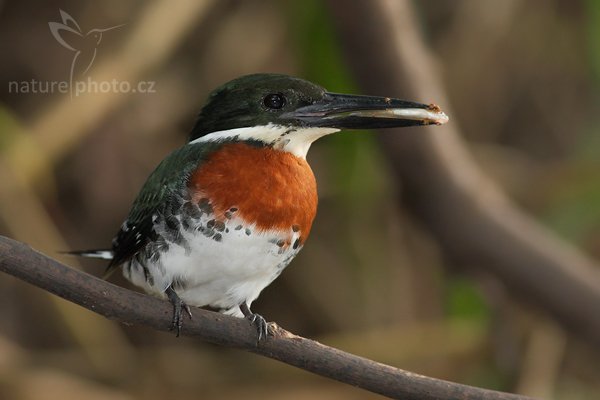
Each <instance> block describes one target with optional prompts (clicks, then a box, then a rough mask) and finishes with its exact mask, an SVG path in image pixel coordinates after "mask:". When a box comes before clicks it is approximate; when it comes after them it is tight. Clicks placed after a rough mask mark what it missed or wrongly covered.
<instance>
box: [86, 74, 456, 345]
mask: <svg viewBox="0 0 600 400" xmlns="http://www.w3.org/2000/svg"><path fill="white" fill-rule="evenodd" d="M447 121H448V117H447V116H446V115H445V114H444V113H443V112H442V111H441V110H440V109H439V107H438V106H436V105H434V104H429V105H427V104H421V103H416V102H412V101H405V100H399V99H395V98H390V97H374V96H359V95H346V94H338V93H330V92H327V91H326V90H325V89H323V88H322V87H320V86H317V85H315V84H313V83H311V82H308V81H306V80H303V79H299V78H295V77H290V76H287V75H279V74H254V75H247V76H242V77H240V78H237V79H234V80H232V81H230V82H228V83H226V84H224V85H223V86H221V87H219V88H217V89H216V90H215V91H213V92H212V93H211V94H210V96H209V98H208V101H207V103H206V105H205V106H204V108H202V110H201V112H200V114H199V116H198V119H197V122H196V124H195V125H194V127H193V129H192V132H191V134H190V137H189V142H188V143H187V144H185V145H184V146H183V147H180V148H179V149H177V150H175V151H173V152H172V153H171V154H169V155H168V156H167V157H166V158H165V159H164V160H163V161H162V162H161V163H160V164H159V165H158V167H156V169H155V170H154V172H152V174H151V175H150V177H149V178H148V180H147V181H146V182H145V184H144V185H143V187H142V189H141V191H140V193H139V195H138V196H137V198H136V199H135V201H134V202H133V205H132V207H131V211H130V212H129V215H128V217H127V219H126V220H125V222H124V223H123V224H122V225H121V228H120V230H119V231H118V233H117V234H116V236H115V238H114V239H113V241H112V249H110V250H92V251H85V252H76V254H78V255H82V256H87V257H96V258H104V259H108V260H110V263H109V265H108V268H107V273H109V272H111V271H113V270H115V269H117V268H118V267H121V268H122V270H123V274H124V276H125V277H126V278H127V279H129V280H130V281H131V282H132V283H133V284H135V285H136V286H139V287H141V288H143V289H144V290H146V291H147V292H149V293H151V294H154V295H156V296H160V297H163V298H167V299H169V301H170V302H171V303H172V304H173V308H174V312H173V329H174V330H175V331H176V333H177V335H179V332H180V330H181V326H182V320H183V311H186V312H187V313H188V314H189V315H190V317H191V312H190V308H189V306H197V307H209V308H211V309H214V310H218V311H221V312H224V313H226V314H230V315H233V316H237V317H246V318H248V319H249V320H250V321H251V322H252V323H253V324H254V325H255V327H256V328H257V331H258V339H259V341H260V340H261V339H264V338H265V337H266V336H267V335H268V329H267V323H266V321H265V319H264V318H263V317H262V316H260V315H258V314H254V313H253V312H252V311H251V310H250V306H251V305H252V302H253V301H254V300H256V298H257V297H258V295H259V294H260V292H261V291H262V290H263V289H264V288H265V287H267V286H268V285H269V284H270V283H271V282H273V280H274V279H275V278H277V277H278V276H279V274H280V273H281V272H282V271H283V270H284V269H285V267H286V266H287V265H288V264H289V263H290V261H292V259H293V258H294V257H295V256H296V254H298V252H299V251H300V249H302V247H303V246H304V243H305V242H306V240H307V239H308V236H309V234H310V230H311V226H312V223H313V220H314V218H315V214H316V212H317V185H316V182H315V177H314V175H313V172H312V170H311V168H310V166H309V165H308V163H307V162H306V153H307V152H308V149H309V148H310V145H311V144H312V143H313V142H314V141H315V140H317V139H319V138H320V137H323V136H325V135H329V134H331V133H334V132H338V131H340V130H341V129H355V128H357V129H371V128H392V127H404V126H416V125H430V124H436V125H441V124H444V123H446V122H447Z"/></svg>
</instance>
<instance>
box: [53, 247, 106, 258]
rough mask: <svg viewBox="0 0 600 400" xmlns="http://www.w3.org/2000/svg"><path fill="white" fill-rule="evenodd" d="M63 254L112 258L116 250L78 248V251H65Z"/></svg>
mask: <svg viewBox="0 0 600 400" xmlns="http://www.w3.org/2000/svg"><path fill="white" fill-rule="evenodd" d="M62 253H63V254H69V255H71V256H77V257H85V258H100V259H102V260H112V259H113V256H114V252H113V251H112V250H106V249H104V250H76V251H65V252H62Z"/></svg>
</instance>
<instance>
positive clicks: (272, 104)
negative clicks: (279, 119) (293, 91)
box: [263, 93, 285, 110]
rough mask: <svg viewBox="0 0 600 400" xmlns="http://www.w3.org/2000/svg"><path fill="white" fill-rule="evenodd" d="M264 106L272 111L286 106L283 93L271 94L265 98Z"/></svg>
mask: <svg viewBox="0 0 600 400" xmlns="http://www.w3.org/2000/svg"><path fill="white" fill-rule="evenodd" d="M263 104H264V105H265V107H267V108H270V109H272V110H279V109H281V108H283V106H285V97H284V96H283V95H282V94H281V93H271V94H268V95H266V96H265V98H264V100H263Z"/></svg>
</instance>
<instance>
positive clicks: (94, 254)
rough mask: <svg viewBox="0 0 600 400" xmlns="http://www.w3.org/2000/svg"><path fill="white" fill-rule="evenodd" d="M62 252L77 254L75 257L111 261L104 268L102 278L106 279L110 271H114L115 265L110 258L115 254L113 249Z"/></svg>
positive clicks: (110, 273)
mask: <svg viewBox="0 0 600 400" xmlns="http://www.w3.org/2000/svg"><path fill="white" fill-rule="evenodd" d="M62 254H68V255H71V256H77V257H85V258H98V259H101V260H110V261H111V263H110V264H108V267H107V268H106V271H104V275H103V276H102V279H108V277H109V276H111V275H112V273H113V272H114V271H115V269H116V268H115V267H116V265H114V264H113V263H112V260H113V258H114V256H115V253H114V251H112V250H107V249H101V250H76V251H64V252H62Z"/></svg>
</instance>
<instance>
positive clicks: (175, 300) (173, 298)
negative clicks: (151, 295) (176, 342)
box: [165, 286, 192, 337]
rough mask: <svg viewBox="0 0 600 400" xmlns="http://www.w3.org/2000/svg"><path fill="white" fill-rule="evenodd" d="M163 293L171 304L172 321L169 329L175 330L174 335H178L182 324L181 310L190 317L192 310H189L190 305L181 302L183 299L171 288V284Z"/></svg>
mask: <svg viewBox="0 0 600 400" xmlns="http://www.w3.org/2000/svg"><path fill="white" fill-rule="evenodd" d="M165 293H166V295H167V297H168V298H169V301H170V302H171V304H173V322H172V326H171V330H175V336H176V337H179V334H180V333H181V327H182V326H183V318H182V313H181V310H182V309H183V310H185V312H186V313H187V314H188V315H189V316H190V319H192V310H190V306H188V305H187V304H185V303H184V302H183V300H181V298H180V297H179V296H178V295H177V293H176V292H175V290H173V288H172V287H171V286H169V287H167V290H166V291H165Z"/></svg>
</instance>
